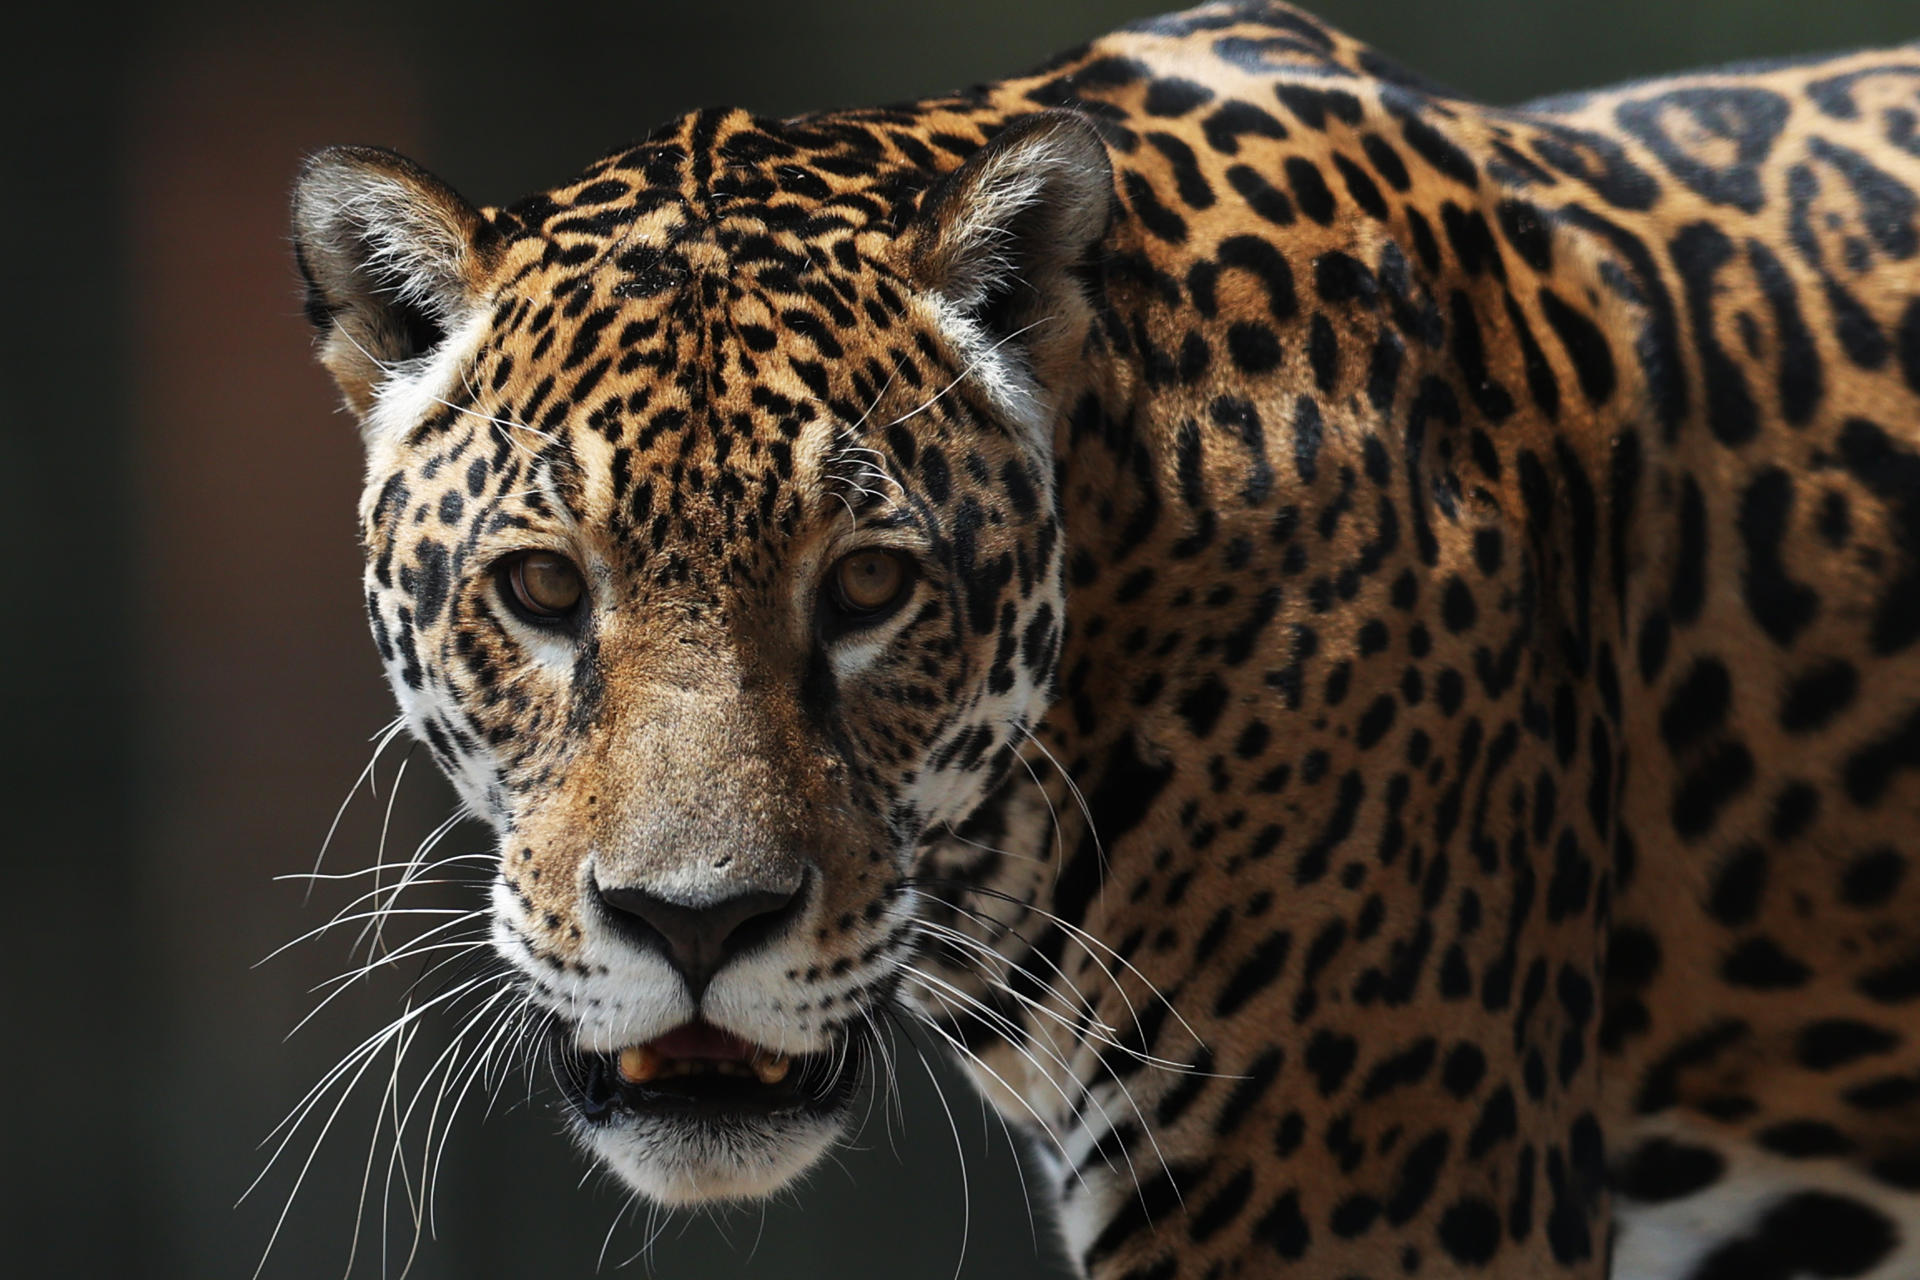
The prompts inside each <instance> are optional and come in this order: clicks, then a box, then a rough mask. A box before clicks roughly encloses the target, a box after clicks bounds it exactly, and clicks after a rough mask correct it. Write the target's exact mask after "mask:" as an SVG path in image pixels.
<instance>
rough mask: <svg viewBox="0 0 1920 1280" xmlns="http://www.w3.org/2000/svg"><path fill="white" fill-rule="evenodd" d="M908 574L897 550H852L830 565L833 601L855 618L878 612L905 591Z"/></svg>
mask: <svg viewBox="0 0 1920 1280" xmlns="http://www.w3.org/2000/svg"><path fill="white" fill-rule="evenodd" d="M911 577H912V574H911V571H910V569H909V562H908V560H907V558H906V557H905V556H903V555H900V554H899V553H898V552H894V551H878V550H876V551H856V552H854V553H853V554H852V555H850V556H843V557H841V559H840V562H839V563H838V564H836V565H834V566H833V575H832V586H833V596H834V603H836V604H837V605H839V606H840V608H841V609H843V610H844V611H845V612H847V613H849V614H853V615H855V616H856V617H858V616H860V615H866V614H875V613H879V612H881V611H882V610H884V609H885V608H886V607H887V606H888V605H891V604H894V603H896V602H897V601H898V600H899V599H900V598H901V596H902V595H904V594H905V592H906V589H907V583H908V581H909V580H910V579H911Z"/></svg>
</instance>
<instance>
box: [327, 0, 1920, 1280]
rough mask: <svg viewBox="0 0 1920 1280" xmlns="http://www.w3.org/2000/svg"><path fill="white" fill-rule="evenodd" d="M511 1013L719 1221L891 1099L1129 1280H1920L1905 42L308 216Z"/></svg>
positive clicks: (910, 112)
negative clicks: (1494, 102)
mask: <svg viewBox="0 0 1920 1280" xmlns="http://www.w3.org/2000/svg"><path fill="white" fill-rule="evenodd" d="M293 220H294V226H295V238H296V244H297V256H298V261H299V266H300V268H301V271H302V272H303V274H304V278H305V283H306V289H307V298H308V304H307V311H308V314H309V317H310V319H311V320H312V322H313V324H314V325H315V326H316V328H317V334H318V336H317V343H318V350H319V357H320V359H321V361H322V362H323V363H324V364H325V366H326V367H327V368H328V369H329V370H330V371H331V373H332V375H333V377H334V379H335V380H336V381H337V384H338V387H339V390H340V393H341V394H342V396H343V397H344V399H345V402H346V404H347V406H348V407H349V408H350V410H351V411H352V413H353V414H354V415H355V416H356V417H357V420H358V422H359V424H360V432H361V435H362V437H363V439H364V444H365V452H366V485H365V490H364V496H363V498H362V500H361V503H360V508H359V513H360V533H361V538H362V541H363V544H364V548H365V553H366V573H365V589H366V596H365V598H366V608H367V615H368V618H369V620H370V623H371V627H372V632H373V637H374V640H375V643H376V645H377V647H378V650H379V653H380V656H381V658H382V660H383V661H384V664H385V669H386V671H387V672H388V673H389V676H390V679H391V683H392V687H393V690H394V692H395V694H396V695H397V697H398V700H399V704H400V708H401V711H402V713H403V716H404V720H405V724H406V725H407V726H408V728H409V729H410V731H411V733H412V735H413V736H414V737H415V738H417V739H418V741H419V742H421V743H422V744H424V746H425V748H426V749H427V750H428V751H429V752H430V753H431V755H432V757H433V759H434V760H435V761H436V762H437V763H438V765H439V767H440V768H441V769H442V770H444V772H445V773H446V775H447V776H448V777H449V778H450V779H451V780H452V782H453V784H454V786H455V788H456V790H457V792H458V795H459V796H460V798H461V800H462V802H463V803H464V806H465V808H466V810H467V811H468V812H469V813H471V814H472V815H475V816H477V817H478V818H481V819H484V821H485V822H486V823H488V824H491V828H492V830H493V831H494V832H495V833H496V834H497V856H494V855H489V863H490V867H489V871H488V877H489V880H488V884H489V888H488V890H487V893H488V895H489V897H488V902H489V904H490V907H489V913H490V914H489V919H490V926H489V927H490V944H491V946H492V948H493V949H494V950H495V951H496V952H497V955H498V957H499V958H500V961H501V962H502V964H503V966H504V968H505V971H506V973H507V974H508V975H509V977H508V979H507V980H506V985H504V986H502V987H500V988H499V989H498V991H497V992H496V994H495V996H494V1000H495V1001H496V1002H500V1001H504V1002H505V1004H503V1005H502V1006H501V1007H503V1008H504V1007H509V1006H510V1007H512V1008H513V1009H515V1010H518V1011H519V1012H520V1013H521V1014H523V1015H524V1016H525V1018H527V1019H528V1021H527V1023H526V1025H527V1026H528V1027H529V1028H536V1029H537V1032H538V1034H539V1035H540V1036H541V1037H543V1042H544V1043H545V1045H546V1046H547V1051H548V1052H549V1053H550V1054H551V1056H552V1058H553V1061H554V1063H555V1064H556V1067H555V1075H556V1077H557V1092H558V1093H559V1095H560V1096H561V1098H562V1103H561V1105H562V1107H563V1110H564V1112H565V1114H566V1115H567V1116H568V1117H569V1123H570V1126H571V1128H572V1131H573V1132H574V1133H575V1134H576V1136H577V1138H578V1141H579V1143H580V1145H581V1146H582V1147H583V1148H584V1149H585V1150H586V1151H587V1152H589V1153H590V1154H591V1157H592V1158H594V1159H596V1160H597V1161H599V1162H600V1163H602V1164H603V1165H604V1166H605V1167H606V1168H608V1169H610V1170H612V1171H613V1172H615V1173H616V1174H617V1175H618V1177H619V1178H620V1179H621V1180H623V1181H624V1182H625V1183H626V1184H627V1185H628V1186H630V1187H631V1188H632V1189H633V1190H634V1191H635V1192H636V1193H637V1194H638V1195H640V1196H642V1197H644V1198H645V1199H647V1200H649V1201H651V1202H653V1203H655V1204H657V1205H661V1206H687V1205H699V1204H707V1203H716V1202H724V1201H736V1200H752V1199H755V1198H760V1197H765V1196H767V1195H769V1194H771V1193H773V1192H775V1191H776V1190H778V1189H780V1188H782V1187H785V1186H787V1185H788V1184H789V1183H790V1182H792V1181H793V1180H794V1179H795V1178H796V1177H798V1176H799V1175H800V1174H801V1173H802V1172H803V1171H804V1170H806V1169H807V1168H808V1167H809V1166H811V1165H812V1164H813V1163H814V1162H815V1161H817V1160H818V1159H820V1158H821V1157H822V1155H823V1154H824V1153H825V1152H827V1151H828V1150H829V1149H830V1148H831V1147H832V1146H833V1144H834V1143H835V1142H836V1141H837V1140H839V1139H840V1138H841V1136H842V1135H843V1134H844V1133H845V1132H846V1131H847V1130H848V1129H849V1126H850V1125H852V1124H853V1123H854V1119H855V1117H856V1116H857V1114H858V1112H859V1106H858V1099H859V1098H861V1097H862V1096H865V1095H868V1094H870V1091H872V1090H874V1089H876V1088H884V1086H885V1084H886V1081H887V1079H888V1077H889V1074H890V1072H891V1071H892V1069H893V1064H894V1062H895V1058H894V1056H893V1055H894V1054H895V1052H896V1051H897V1050H898V1049H899V1044H898V1043H897V1039H896V1037H897V1036H898V1035H899V1034H900V1032H901V1031H903V1030H911V1031H912V1032H913V1033H914V1034H915V1035H922V1036H926V1037H929V1038H930V1039H931V1040H932V1041H933V1042H935V1043H938V1044H941V1045H943V1046H945V1050H944V1051H946V1052H950V1053H951V1054H952V1056H953V1057H954V1058H955V1059H956V1060H958V1061H959V1062H961V1063H963V1064H964V1065H965V1067H966V1069H967V1070H968V1072H969V1073H970V1074H971V1076H972V1078H973V1079H974V1080H975V1081H976V1082H977V1083H978V1085H979V1087H980V1089H981V1090H982V1091H983V1092H984V1093H985V1095H986V1096H987V1097H988V1098H989V1099H990V1100H991V1101H992V1103H993V1105H994V1106H995V1107H996V1108H998V1110H999V1111H1000V1112H1001V1113H1002V1114H1004V1115H1005V1116H1006V1117H1007V1118H1008V1120H1009V1122H1010V1123H1011V1124H1013V1125H1016V1126H1018V1127H1019V1128H1020V1129H1021V1130H1022V1131H1023V1132H1024V1133H1026V1134H1027V1135H1029V1139H1030V1143H1031V1146H1032V1148H1033V1150H1034V1152H1035V1153H1037V1154H1036V1160H1037V1162H1038V1164H1039V1165H1040V1166H1041V1168H1042V1171H1043V1177H1042V1179H1041V1180H1042V1182H1043V1183H1044V1184H1045V1185H1044V1192H1045V1196H1046V1198H1047V1199H1048V1200H1049V1201H1050V1203H1051V1205H1052V1209H1053V1217H1054V1220H1055V1222H1056V1223H1057V1229H1058V1232H1059V1236H1060V1239H1061V1240H1062V1242H1063V1244H1064V1247H1065V1250H1066V1252H1067V1254H1068V1255H1069V1256H1070V1258H1071V1259H1072V1262H1073V1264H1074V1265H1075V1267H1076V1268H1077V1269H1078V1270H1079V1272H1080V1273H1081V1274H1083V1275H1086V1276H1088V1277H1094V1278H1097V1280H1176V1278H1178V1280H1198V1278H1200V1277H1207V1278H1213V1277H1228V1276H1252V1275H1278V1274H1301V1275H1314V1276H1327V1277H1332V1276H1360V1275H1364V1276H1375V1277H1379V1276H1389V1275H1417V1276H1453V1275H1478V1274H1489V1275H1500V1276H1507V1277H1539V1276H1566V1277H1589V1278H1591V1277H1599V1276H1603V1275H1612V1276H1618V1277H1634V1278H1640V1277H1672V1278H1679V1277H1691V1278H1693V1280H1718V1278H1723V1277H1734V1276H1738V1277H1747V1278H1752V1277H1759V1278H1763V1280H1764V1278H1767V1277H1780V1278H1785V1277H1790V1276H1849V1277H1874V1278H1877V1280H1887V1278H1891V1277H1911V1276H1913V1275H1916V1274H1920V876H1916V875H1914V874H1912V871H1911V864H1912V862H1913V860H1914V858H1915V857H1916V855H1917V854H1920V44H1910V45H1906V46H1902V47H1899V48H1895V49H1891V50H1887V51H1880V52H1863V53H1855V54H1848V55H1843V56H1834V57H1822V58H1809V59H1795V60H1786V61H1780V62H1771V63H1765V64H1752V65H1743V66H1737V67H1730V68H1727V69H1724V70H1718V71H1709V72H1703V73H1700V74H1692V75H1683V76H1678V77H1674V78H1668V79H1657V80H1650V81H1645V82H1640V83H1634V84H1629V85H1625V86H1623V87H1619V88H1614V89H1609V90H1604V91H1593V92H1582V93H1575V94H1571V95H1568V96H1563V97H1555V98H1551V99H1547V100H1544V101H1539V102H1533V103H1530V104H1527V105H1525V106H1522V107H1518V108H1502V107H1491V106H1486V105H1482V104H1478V103H1475V102H1471V101H1467V100H1464V99H1462V98H1461V97H1459V96H1456V95H1454V94H1452V93H1449V92H1448V91H1447V90H1445V89H1443V88H1441V87H1439V86H1437V85H1435V84H1433V83H1430V82H1428V81H1426V80H1424V79H1422V78H1420V77H1418V76H1415V75H1413V74H1410V73H1408V72H1406V71H1403V70H1401V69H1400V68H1399V67H1397V66H1396V65H1395V64H1393V63H1392V62H1390V61H1388V60H1387V59H1386V58H1384V57H1382V56H1381V55H1380V54H1379V53H1377V52H1376V51H1374V50H1373V49H1371V48H1369V47H1367V46H1366V45H1364V44H1362V43H1359V42H1357V41H1356V40H1354V39H1352V38H1350V37H1349V36H1347V35H1344V34H1342V33H1340V32H1339V31H1336V30H1333V29H1331V28H1329V27H1328V26H1326V25H1324V24H1323V23H1321V22H1320V21H1318V20H1316V19H1315V18H1313V17H1311V16H1309V15H1307V14H1305V13H1302V12H1300V11H1298V10H1295V9H1293V8H1290V7H1287V6H1285V5H1282V4H1277V3H1244V2H1242V3H1224V4H1209V5H1205V6H1202V7H1200V8H1197V9H1193V10H1191V11H1188V12H1185V13H1180V14H1175V15H1172V16H1169V17H1163V18H1158V19H1154V20H1150V21H1145V22H1141V23H1138V24H1136V25H1133V26H1130V27H1127V28H1125V29H1123V30H1120V31H1118V32H1116V33H1114V34H1111V35H1108V36H1105V37H1103V38H1100V39H1098V40H1095V41H1093V42H1092V43H1090V44H1088V45H1086V46H1084V47H1082V48H1079V49H1075V50H1073V51H1071V52H1068V53H1065V54H1062V55H1060V56H1059V57H1057V58H1055V59H1053V60H1052V61H1051V62H1049V63H1048V64H1046V65H1045V66H1043V67H1041V68H1039V69H1038V70H1036V71H1034V72H1032V73H1031V74H1028V75H1024V76H1020V77H1017V78H1014V79H1009V80H1005V81H1001V82H998V83H992V84H986V85H981V86H977V87H974V88H971V89H967V90H964V91H961V92H957V93H953V94H949V95H946V96H941V97H933V98H928V99H925V100H923V101H918V102H913V103H909V104H906V105H901V106H893V107H885V108H876V109H858V110H844V111H834V112H828V113H823V114H815V115H805V116H800V117H797V118H791V119H771V118H763V117H759V116H755V115H752V114H749V113H747V112H745V111H741V110H704V111H699V112H695V113H691V114H688V115H685V116H682V117H680V118H678V119H675V120H672V121H670V122H668V123H667V124H665V125H663V126H662V127H660V128H658V129H656V130H655V131H654V132H653V133H652V134H650V135H648V136H647V137H646V138H645V139H644V140H643V141H641V142H640V143H638V144H637V145H634V146H632V147H629V148H627V149H624V150H621V151H618V152H617V153H614V154H611V155H609V156H607V157H605V158H604V159H601V160H599V161H597V162H596V163H594V164H592V165H591V166H589V167H588V168H587V169H586V170H585V171H584V172H583V173H582V174H581V175H580V176H579V177H578V178H576V179H573V180H571V181H568V182H566V183H564V184H562V185H559V186H557V187H554V188H552V189H550V190H547V191H544V192H541V193H539V194H537V195H534V196H532V197H529V198H527V199H524V200H521V201H520V202H518V203H515V204H510V205H505V206H501V207H484V208H483V207H478V206H475V205H473V204H470V203H468V202H467V201H466V200H465V199H464V198H463V197H461V196H460V195H459V194H457V193H456V192H455V191H454V190H452V189H451V188H450V187H449V186H447V185H446V184H445V183H443V182H442V181H440V180H439V179H437V178H435V177H433V176H431V175H430V174H428V173H427V172H425V171H424V170H423V169H421V168H419V167H418V166H416V165H415V164H413V163H412V162H410V161H408V160H405V159H403V158H401V157H400V156H398V155H396V154H393V153H391V152H387V151H384V150H379V149H373V148H361V147H340V148H333V149H329V150H325V151H322V152H320V153H318V154H317V155H314V156H313V157H311V159H310V160H309V161H308V163H307V164H306V167H305V169H304V170H303V172H302V175H301V176H300V178H299V180H298V183H297V188H296V193H295V197H294V217H293Z"/></svg>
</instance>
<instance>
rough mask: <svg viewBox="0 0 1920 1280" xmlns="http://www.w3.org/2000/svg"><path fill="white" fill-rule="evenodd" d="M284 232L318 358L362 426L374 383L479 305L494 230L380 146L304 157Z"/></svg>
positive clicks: (462, 202) (417, 169)
mask: <svg viewBox="0 0 1920 1280" xmlns="http://www.w3.org/2000/svg"><path fill="white" fill-rule="evenodd" d="M293 231H294V252H295V254H296V256H297V258H298V260H299V265H300V273H301V275H302V276H303V277H304V278H305V281H306V286H307V316H308V318H309V319H310V320H312V321H313V323H314V326H315V327H316V328H317V329H318V330H319V334H320V360H321V363H322V364H324V365H326V366H327V368H328V369H329V370H330V371H331V372H332V373H333V376H334V380H335V381H336V382H337V383H339V385H340V391H341V394H342V395H343V396H345V398H346V401H347V404H348V405H349V406H350V407H351V408H352V409H353V411H354V412H355V413H356V414H358V415H359V416H360V419H361V423H362V427H363V428H364V429H367V430H369V431H370V430H371V426H370V424H369V422H368V416H369V413H370V412H371V410H372V408H373V404H374V400H375V397H376V393H377V392H378V390H379V388H380V386H381V384H382V383H383V382H385V381H386V380H387V379H388V378H389V377H391V376H392V375H393V374H394V373H395V372H396V371H397V370H399V369H401V368H402V367H403V366H404V365H405V363H406V362H407V361H410V360H414V359H417V358H419V357H421V356H424V355H426V354H427V353H428V352H430V351H432V350H433V349H434V347H436V346H437V345H439V343H440V341H441V340H442V339H443V338H445V337H446V336H447V334H448V333H449V332H451V331H452V330H453V329H454V328H455V327H456V326H457V325H458V324H459V323H460V322H461V321H462V320H464V319H465V318H466V317H467V316H469V315H470V314H472V313H473V311H474V310H475V309H476V308H477V307H478V306H479V305H480V288H481V285H482V284H483V282H484V280H485V279H486V276H487V274H488V272H489V270H490V269H491V267H492V264H493V259H494V257H495V252H496V247H497V244H496V237H495V236H494V234H493V232H492V229H491V228H490V227H489V226H488V225H487V223H486V222H485V221H484V220H483V219H482V218H481V216H480V214H479V212H478V211H477V210H475V209H474V207H473V206H472V205H470V204H468V203H467V202H466V201H465V200H463V199H461V197H460V195H459V193H457V192H456V191H454V190H453V188H452V187H449V186H448V185H447V184H446V183H444V182H442V181H440V180H439V179H438V178H436V177H434V176H433V175H432V174H430V173H428V172H427V171H426V170H424V169H422V168H421V167H420V166H419V165H417V164H414V163H413V162H412V161H411V160H408V159H407V158H406V157H404V156H401V155H397V154H395V153H394V152H391V151H386V150H383V149H381V148H378V147H329V148H328V149H327V150H325V151H322V152H320V153H319V154H317V155H315V156H313V157H311V158H310V159H309V160H308V161H307V164H306V167H305V169H304V170H303V171H302V172H301V174H300V180H299V182H298V184H297V185H296V186H295V188H294V194H293Z"/></svg>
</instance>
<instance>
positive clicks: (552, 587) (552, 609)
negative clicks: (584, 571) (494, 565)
mask: <svg viewBox="0 0 1920 1280" xmlns="http://www.w3.org/2000/svg"><path fill="white" fill-rule="evenodd" d="M500 588H501V594H502V595H504V596H505V597H506V599H507V602H508V603H509V604H511V605H513V606H514V608H515V610H516V611H517V612H518V613H519V614H520V615H521V616H522V617H523V618H526V619H527V620H528V621H530V622H535V623H552V622H558V621H560V620H561V619H563V618H565V617H567V616H568V615H569V614H571V613H572V612H573V611H574V610H575V609H576V608H577V607H578V606H579V604H580V598H581V597H582V596H584V595H585V594H586V590H587V587H586V583H584V582H583V581H581V579H580V570H578V569H576V568H575V567H574V566H573V562H572V561H570V560H568V559H567V558H566V557H565V556H562V555H556V554H554V553H553V552H551V551H527V552H523V553H522V554H520V555H517V556H514V557H512V558H511V559H509V560H507V561H506V562H505V563H503V564H502V565H501V566H500Z"/></svg>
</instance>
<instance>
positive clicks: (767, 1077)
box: [753, 1053, 793, 1084]
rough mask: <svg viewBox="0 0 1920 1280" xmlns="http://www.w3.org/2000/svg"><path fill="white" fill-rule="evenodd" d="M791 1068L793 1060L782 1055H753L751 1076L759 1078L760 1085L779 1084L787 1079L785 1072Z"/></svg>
mask: <svg viewBox="0 0 1920 1280" xmlns="http://www.w3.org/2000/svg"><path fill="white" fill-rule="evenodd" d="M792 1066H793V1059H792V1058H789V1057H787V1055H785V1054H784V1053H756V1054H754V1055H753V1074H754V1075H756V1076H758V1077H760V1083H761V1084H779V1083H780V1082H781V1081H782V1080H785V1079H786V1078H787V1072H788V1070H790V1069H791V1068H792Z"/></svg>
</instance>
